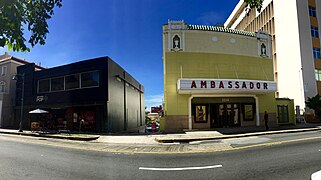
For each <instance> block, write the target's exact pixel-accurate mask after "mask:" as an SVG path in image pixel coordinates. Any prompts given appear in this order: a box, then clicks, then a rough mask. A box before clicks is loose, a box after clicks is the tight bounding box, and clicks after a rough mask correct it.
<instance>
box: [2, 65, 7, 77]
mask: <svg viewBox="0 0 321 180" xmlns="http://www.w3.org/2000/svg"><path fill="white" fill-rule="evenodd" d="M6 74H7V66H2V71H1V75H2V76H5V75H6Z"/></svg>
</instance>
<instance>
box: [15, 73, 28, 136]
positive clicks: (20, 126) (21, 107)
mask: <svg viewBox="0 0 321 180" xmlns="http://www.w3.org/2000/svg"><path fill="white" fill-rule="evenodd" d="M20 78H21V85H22V87H21V105H20V123H19V132H23V130H22V119H23V118H22V116H23V98H24V94H25V73H22V74H15V75H14V76H13V77H12V79H13V80H19V79H20Z"/></svg>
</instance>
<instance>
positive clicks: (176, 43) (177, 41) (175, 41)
mask: <svg viewBox="0 0 321 180" xmlns="http://www.w3.org/2000/svg"><path fill="white" fill-rule="evenodd" d="M173 48H174V49H180V48H181V38H179V37H178V35H175V36H174V38H173Z"/></svg>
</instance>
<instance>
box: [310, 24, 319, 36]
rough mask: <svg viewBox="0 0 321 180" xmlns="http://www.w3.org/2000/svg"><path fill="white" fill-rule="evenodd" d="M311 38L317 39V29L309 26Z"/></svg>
mask: <svg viewBox="0 0 321 180" xmlns="http://www.w3.org/2000/svg"><path fill="white" fill-rule="evenodd" d="M311 36H312V37H316V38H318V37H319V31H318V27H314V26H311Z"/></svg>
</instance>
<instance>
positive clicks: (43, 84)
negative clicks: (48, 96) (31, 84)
mask: <svg viewBox="0 0 321 180" xmlns="http://www.w3.org/2000/svg"><path fill="white" fill-rule="evenodd" d="M49 91H50V79H44V80H39V81H38V92H40V93H44V92H49Z"/></svg>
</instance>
